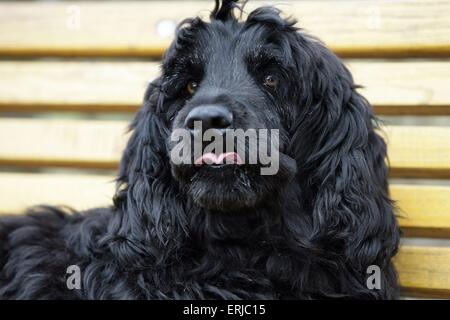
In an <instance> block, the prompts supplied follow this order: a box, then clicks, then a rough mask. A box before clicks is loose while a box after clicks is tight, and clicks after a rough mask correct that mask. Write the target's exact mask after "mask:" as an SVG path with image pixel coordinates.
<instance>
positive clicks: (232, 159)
mask: <svg viewBox="0 0 450 320" xmlns="http://www.w3.org/2000/svg"><path fill="white" fill-rule="evenodd" d="M224 163H226V164H242V159H241V157H240V156H239V154H237V153H236V152H226V153H221V154H219V155H215V154H214V153H211V152H208V153H205V154H204V155H202V156H201V157H200V158H198V159H197V160H195V162H194V164H196V165H202V164H224Z"/></svg>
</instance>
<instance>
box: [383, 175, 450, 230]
mask: <svg viewBox="0 0 450 320" xmlns="http://www.w3.org/2000/svg"><path fill="white" fill-rule="evenodd" d="M389 189H390V192H391V197H392V199H393V200H394V201H395V205H396V207H397V208H398V211H397V215H398V220H399V223H400V226H401V227H402V229H403V232H404V235H405V236H408V237H431V238H450V187H448V186H437V185H413V184H391V185H390V187H389Z"/></svg>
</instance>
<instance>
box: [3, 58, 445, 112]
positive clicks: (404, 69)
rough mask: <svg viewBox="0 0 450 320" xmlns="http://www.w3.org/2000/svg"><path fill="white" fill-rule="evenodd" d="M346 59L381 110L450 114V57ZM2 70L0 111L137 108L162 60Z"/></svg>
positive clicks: (19, 65)
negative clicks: (424, 59)
mask: <svg viewBox="0 0 450 320" xmlns="http://www.w3.org/2000/svg"><path fill="white" fill-rule="evenodd" d="M346 62H347V64H348V65H349V67H350V69H351V70H352V72H353V75H354V77H355V81H356V83H358V84H360V85H363V86H364V88H363V89H361V92H362V93H363V94H364V95H365V96H366V97H367V98H368V99H369V101H370V102H371V103H372V104H373V105H374V107H375V110H376V111H377V112H378V113H379V114H406V113H408V114H427V115H431V114H434V115H436V114H450V90H448V87H449V84H450V61H446V60H434V61H417V60H402V61H395V60H391V61H384V60H347V61H346ZM0 74H1V75H2V77H0V110H1V111H12V112H18V111H31V112H35V111H100V112H103V111H108V112H116V111H120V112H132V111H135V110H137V108H138V107H139V105H140V103H141V101H142V97H143V95H144V91H145V87H146V85H147V83H148V82H149V81H150V80H151V79H154V78H156V77H157V76H158V75H159V63H157V62H123V61H122V62H86V61H84V62H80V61H70V62H67V61H51V62H49V61H17V60H12V61H0ZM25 88H26V89H25Z"/></svg>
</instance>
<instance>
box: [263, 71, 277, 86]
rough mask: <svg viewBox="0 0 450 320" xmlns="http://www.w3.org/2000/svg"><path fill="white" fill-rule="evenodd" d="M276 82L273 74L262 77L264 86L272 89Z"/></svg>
mask: <svg viewBox="0 0 450 320" xmlns="http://www.w3.org/2000/svg"><path fill="white" fill-rule="evenodd" d="M277 84H278V79H277V78H275V77H274V76H273V75H271V74H268V75H266V76H265V77H264V85H265V86H266V87H269V88H272V89H274V88H275V87H276V86H277Z"/></svg>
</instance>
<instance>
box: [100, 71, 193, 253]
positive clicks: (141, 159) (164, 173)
mask: <svg viewBox="0 0 450 320" xmlns="http://www.w3.org/2000/svg"><path fill="white" fill-rule="evenodd" d="M164 111H165V106H164V93H163V92H162V89H161V80H160V79H157V80H155V81H153V82H152V83H150V84H149V86H148V89H147V91H146V93H145V97H144V102H143V106H142V108H141V109H140V110H139V112H138V113H137V114H136V117H135V118H134V120H133V122H132V124H131V126H130V129H131V136H130V138H129V141H128V144H127V146H126V149H125V151H124V153H123V156H122V160H121V163H120V168H119V176H118V179H117V181H118V183H117V191H116V195H115V197H114V204H115V207H116V209H117V211H118V214H117V216H116V220H115V222H114V223H113V224H112V225H111V226H110V229H111V230H109V231H110V234H111V235H112V236H113V237H114V240H115V242H116V243H119V244H120V246H128V247H129V248H132V249H133V250H135V251H139V250H141V251H142V250H145V249H144V248H145V247H147V248H150V247H153V248H158V247H161V246H165V245H167V243H168V242H169V241H170V239H175V238H177V236H178V235H176V233H180V232H182V229H183V227H184V225H185V223H184V220H183V217H184V212H183V205H182V204H180V203H179V201H178V199H179V197H177V196H176V194H178V193H179V192H178V190H177V189H176V188H177V185H176V184H175V183H174V182H173V180H172V177H171V174H170V164H169V156H168V152H167V149H166V143H167V139H168V137H169V128H168V125H167V119H166V114H165V112H164ZM145 241H157V242H158V243H152V245H151V246H149V245H148V244H145V243H143V242H145ZM133 250H131V251H133ZM119 251H121V252H127V253H130V251H129V250H123V249H122V250H119ZM138 253H140V254H144V253H145V252H138ZM151 254H152V255H156V252H152V253H151Z"/></svg>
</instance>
